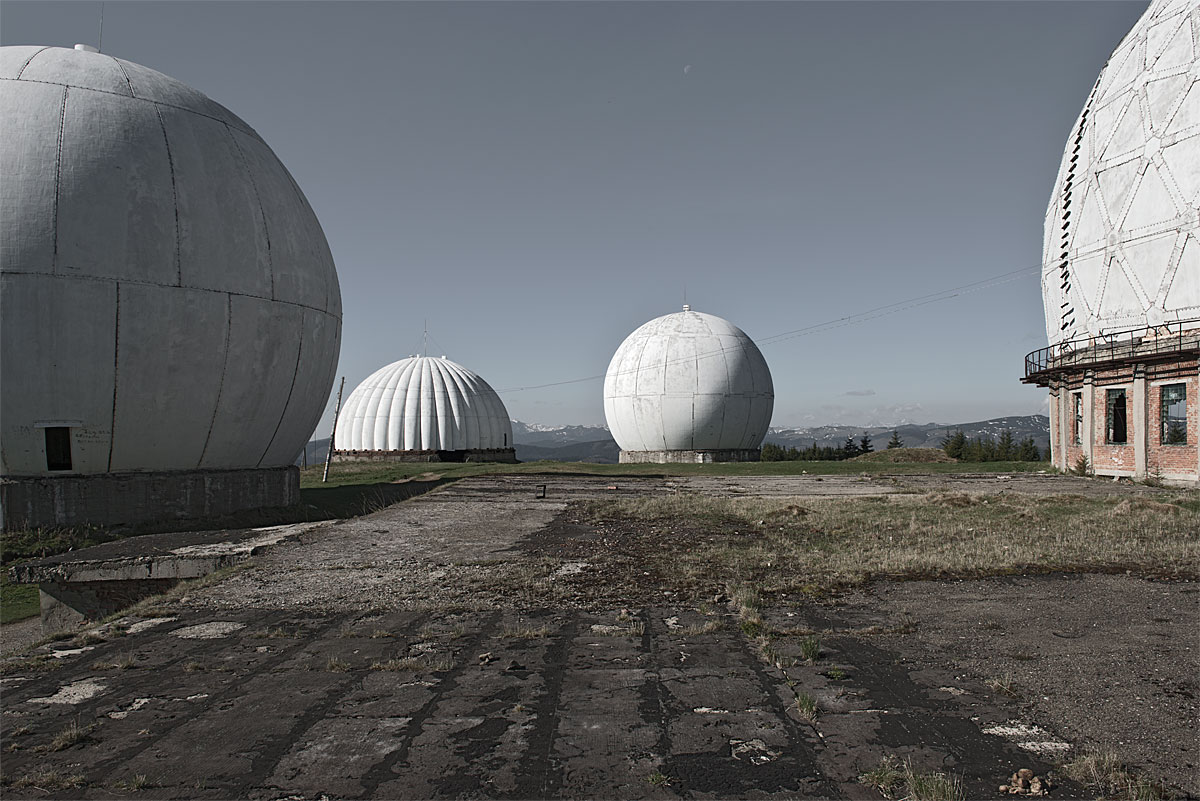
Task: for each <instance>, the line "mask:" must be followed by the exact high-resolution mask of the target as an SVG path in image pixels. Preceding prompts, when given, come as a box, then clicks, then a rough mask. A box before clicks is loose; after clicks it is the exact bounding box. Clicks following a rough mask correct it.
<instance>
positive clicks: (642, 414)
mask: <svg viewBox="0 0 1200 801" xmlns="http://www.w3.org/2000/svg"><path fill="white" fill-rule="evenodd" d="M774 405H775V389H774V386H773V385H772V383H771V371H770V370H769V369H768V368H767V362H766V360H765V359H764V358H763V356H762V353H761V352H760V351H759V349H758V346H757V345H755V344H754V340H752V339H750V337H748V336H746V334H745V333H744V332H743V331H742V330H741V329H740V328H738V327H737V326H736V325H734V324H733V323H731V322H729V321H728V320H723V319H721V318H720V317H715V316H713V315H711V314H704V313H703V312H696V311H691V310H689V309H688V308H687V307H685V308H684V311H681V312H676V313H674V314H668V315H665V316H663V317H658V318H656V319H654V320H651V321H650V322H648V323H646V324H644V325H642V326H641V327H639V328H638V329H637V330H636V331H634V332H633V333H632V334H630V335H629V336H628V337H627V338H626V339H625V341H624V342H622V343H621V347H619V348H617V352H616V353H615V354H614V355H613V357H612V361H611V362H610V363H609V365H608V373H607V374H606V375H605V377H604V416H605V418H606V419H607V420H608V428H609V430H610V431H611V433H612V436H613V439H615V440H616V441H617V444H618V445H619V446H620V447H621V450H624V451H663V450H667V451H692V450H727V449H728V450H750V449H755V448H758V447H760V446H761V445H762V441H763V437H765V436H766V434H767V427H768V426H769V425H770V424H771V412H772V410H773V408H774Z"/></svg>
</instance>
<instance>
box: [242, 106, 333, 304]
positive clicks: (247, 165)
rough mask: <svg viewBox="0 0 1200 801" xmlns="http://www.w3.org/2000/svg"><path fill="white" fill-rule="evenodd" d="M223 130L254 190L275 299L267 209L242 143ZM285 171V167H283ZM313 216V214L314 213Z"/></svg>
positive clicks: (326, 300) (326, 297)
mask: <svg viewBox="0 0 1200 801" xmlns="http://www.w3.org/2000/svg"><path fill="white" fill-rule="evenodd" d="M225 132H226V133H227V134H229V139H230V141H231V142H233V146H234V147H235V148H237V152H238V155H239V156H240V157H241V159H242V168H243V169H245V170H246V177H247V178H249V179H250V187H251V188H252V189H253V190H254V201H255V202H256V203H258V216H259V219H261V220H262V229H263V238H264V239H265V240H266V241H267V274H268V275H269V276H270V277H271V300H274V299H275V254H274V253H272V252H271V228H270V226H268V225H267V210H266V209H264V208H263V203H262V195H261V194H259V192H258V181H256V180H254V171H253V170H251V169H250V159H248V158H246V151H245V150H243V149H242V143H241V142H239V141H238V140H237V137H236V136H234V135H233V131H232V130H231V129H230V128H229V126H228V125H226V126H225ZM285 172H286V168H285ZM314 216H315V215H314ZM325 305H326V307H328V306H329V293H328V292H326V293H325Z"/></svg>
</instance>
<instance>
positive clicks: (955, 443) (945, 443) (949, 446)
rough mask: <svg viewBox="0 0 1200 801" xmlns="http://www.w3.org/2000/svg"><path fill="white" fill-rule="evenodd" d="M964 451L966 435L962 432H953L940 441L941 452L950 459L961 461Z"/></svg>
mask: <svg viewBox="0 0 1200 801" xmlns="http://www.w3.org/2000/svg"><path fill="white" fill-rule="evenodd" d="M966 449H967V435H966V434H964V433H963V432H962V431H955V432H954V433H953V434H951V435H950V436H948V437H946V438H945V439H944V440H942V450H944V451H945V452H946V455H947V456H949V457H950V458H952V459H962V458H963V456H964V453H965V451H966Z"/></svg>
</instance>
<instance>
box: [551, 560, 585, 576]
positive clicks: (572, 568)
mask: <svg viewBox="0 0 1200 801" xmlns="http://www.w3.org/2000/svg"><path fill="white" fill-rule="evenodd" d="M587 569H588V563H587V562H564V563H563V564H562V566H561V567H559V568H558V570H555V571H554V578H563V577H564V576H574V575H576V574H578V573H582V572H583V571H585V570H587Z"/></svg>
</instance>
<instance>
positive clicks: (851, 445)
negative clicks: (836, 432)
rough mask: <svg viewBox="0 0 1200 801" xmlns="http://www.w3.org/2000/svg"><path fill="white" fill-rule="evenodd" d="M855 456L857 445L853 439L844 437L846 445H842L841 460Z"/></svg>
mask: <svg viewBox="0 0 1200 801" xmlns="http://www.w3.org/2000/svg"><path fill="white" fill-rule="evenodd" d="M855 456H858V445H857V444H856V443H855V442H854V437H846V444H844V445H842V458H843V459H853V458H854V457H855Z"/></svg>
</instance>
